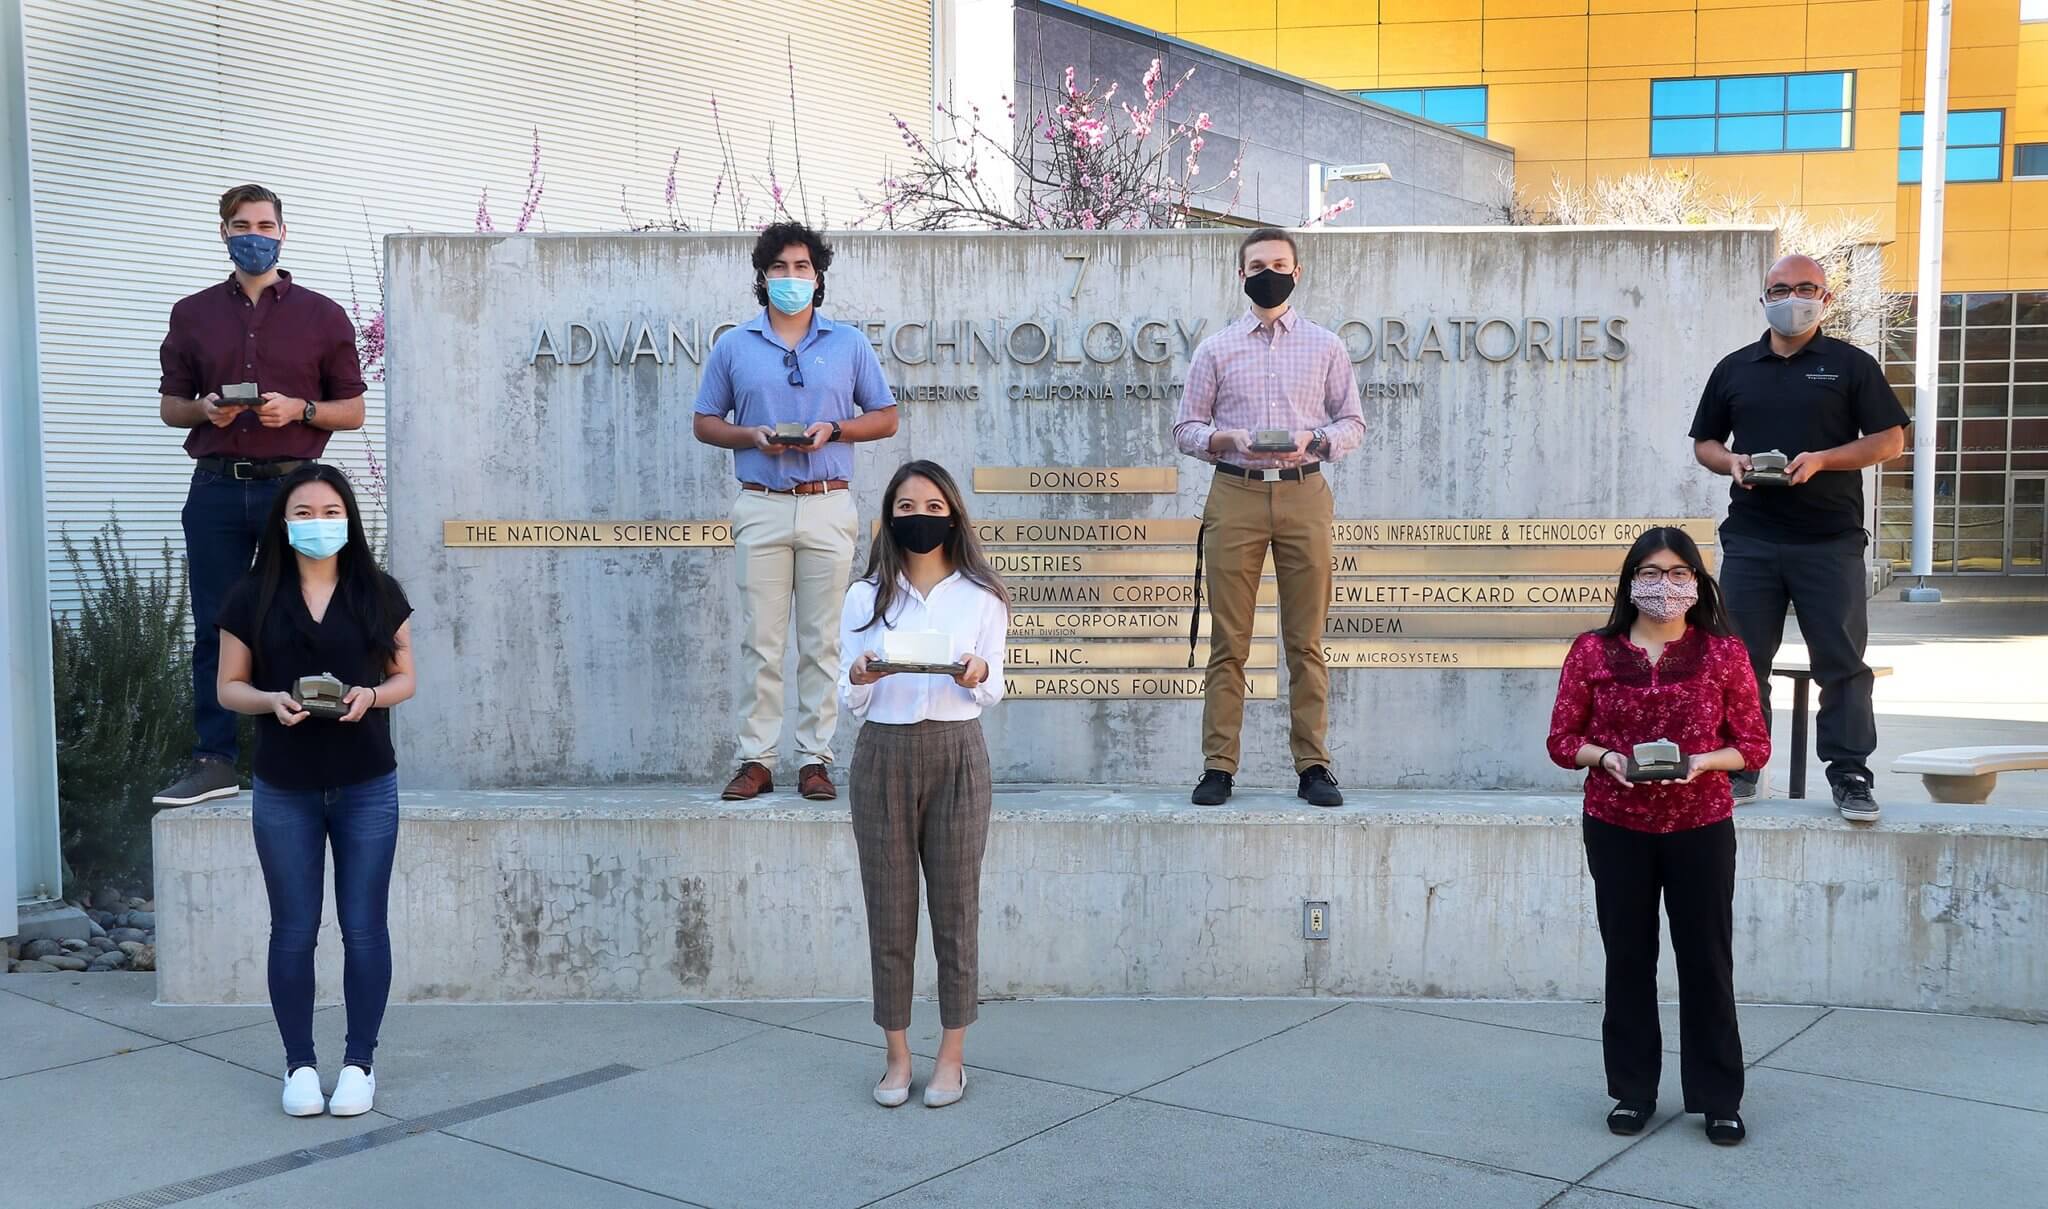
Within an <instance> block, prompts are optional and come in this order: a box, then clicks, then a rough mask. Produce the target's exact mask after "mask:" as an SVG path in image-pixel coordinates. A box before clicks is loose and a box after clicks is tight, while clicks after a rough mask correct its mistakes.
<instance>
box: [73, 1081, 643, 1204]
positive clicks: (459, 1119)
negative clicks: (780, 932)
mask: <svg viewBox="0 0 2048 1209" xmlns="http://www.w3.org/2000/svg"><path fill="white" fill-rule="evenodd" d="M639 1069H640V1068H639V1067H636V1066H626V1065H623V1064H619V1063H614V1064H612V1065H610V1066H600V1067H598V1068H597V1069H595V1070H587V1071H584V1072H583V1073H582V1074H580V1075H570V1076H569V1077H568V1078H566V1079H556V1080H554V1081H553V1082H551V1083H538V1084H535V1085H534V1086H532V1087H529V1088H526V1089H525V1090H523V1091H514V1092H506V1093H505V1094H504V1095H502V1096H492V1097H491V1098H489V1099H487V1100H477V1101H475V1102H473V1103H470V1104H458V1105H456V1106H455V1107H453V1108H444V1109H442V1110H441V1111H440V1112H433V1113H428V1114H427V1115H426V1116H424V1117H415V1118H413V1119H411V1120H409V1121H397V1122H394V1123H392V1124H390V1125H385V1126H381V1127H379V1128H377V1129H372V1130H370V1131H369V1132H367V1133H359V1134H356V1135H354V1136H353V1137H347V1138H336V1139H335V1140H334V1141H332V1142H327V1143H324V1144H322V1145H319V1146H312V1147H308V1148H306V1149H304V1150H294V1151H291V1152H289V1153H287V1154H280V1155H273V1156H271V1157H270V1158H267V1159H261V1160H259V1161H257V1162H254V1163H248V1164H245V1165H243V1166H240V1167H230V1168H228V1169H227V1170H226V1171H216V1172H214V1173H213V1174H212V1175H202V1176H198V1177H196V1178H194V1179H189V1180H180V1181H178V1182H177V1183H175V1184H165V1185H163V1186H162V1187H160V1188H152V1189H150V1190H149V1191H147V1192H137V1193H134V1194H132V1195H129V1196H124V1197H121V1198H119V1199H118V1200H111V1201H101V1202H100V1203H99V1204H97V1205H95V1206H93V1207H92V1209H160V1207H161V1206H164V1205H175V1204H178V1203H179V1202H180V1201H189V1200H193V1199H195V1198H198V1197H202V1196H206V1195H208V1194H209V1193H214V1192H221V1191H224V1190H226V1189H229V1188H238V1187H240V1186H241V1185H243V1184H253V1183H255V1182H256V1181H257V1180H267V1179H269V1178H270V1177H271V1176H274V1175H283V1174H285V1173H286V1172H288V1171H297V1170H298V1169H299V1168H301V1167H311V1166H312V1165H313V1164H315V1163H324V1162H326V1161H327V1160H328V1159H339V1158H344V1157H346V1156H348V1155H352V1154H361V1153H362V1152H363V1151H365V1150H374V1149H376V1148H377V1147H379V1146H385V1145H389V1144H390V1143H392V1142H402V1141H404V1140H405V1139H407V1138H411V1137H417V1136H419V1135H420V1134H423V1133H432V1132H434V1131H435V1130H437V1129H447V1128H449V1127H451V1126H455V1125H462V1124H466V1123H468V1122H470V1121H474V1120H477V1119H478V1118H480V1117H488V1116H491V1115H492V1114H494V1113H501V1112H505V1111H507V1110H509V1109H514V1108H519V1107H522V1106H524V1105H527V1104H534V1103H538V1102H539V1101H541V1100H551V1099H553V1098H554V1097H556V1096H565V1095H568V1094H569V1093H570V1092H573V1091H582V1090H583V1089H584V1088H586V1087H595V1086H597V1085H598V1084H600V1083H609V1082H611V1081H612V1080H613V1079H620V1078H624V1077H625V1076H627V1075H631V1074H637V1073H639Z"/></svg>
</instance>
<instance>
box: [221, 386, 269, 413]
mask: <svg viewBox="0 0 2048 1209" xmlns="http://www.w3.org/2000/svg"><path fill="white" fill-rule="evenodd" d="M220 402H221V406H223V407H261V406H263V392H262V391H260V390H257V389H256V384H255V383H254V382H229V383H227V384H226V385H224V386H222V387H221V388H220Z"/></svg>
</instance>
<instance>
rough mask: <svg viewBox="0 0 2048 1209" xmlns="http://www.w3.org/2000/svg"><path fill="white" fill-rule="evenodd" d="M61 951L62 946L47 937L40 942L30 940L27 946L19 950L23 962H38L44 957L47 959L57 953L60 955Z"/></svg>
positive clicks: (62, 949)
mask: <svg viewBox="0 0 2048 1209" xmlns="http://www.w3.org/2000/svg"><path fill="white" fill-rule="evenodd" d="M63 951H64V946H63V945H60V944H58V943H57V942H56V941H54V940H51V939H49V938H48V937H44V938H43V939H40V940H31V941H29V942H28V943H27V944H25V945H23V946H22V948H21V958H22V960H23V961H40V960H41V959H43V958H45V957H49V956H52V955H54V954H57V953H62V952H63Z"/></svg>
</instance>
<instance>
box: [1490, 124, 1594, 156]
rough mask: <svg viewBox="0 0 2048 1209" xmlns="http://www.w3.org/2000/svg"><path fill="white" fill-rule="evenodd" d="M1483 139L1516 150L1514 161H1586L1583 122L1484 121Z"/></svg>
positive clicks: (1584, 125)
mask: <svg viewBox="0 0 2048 1209" xmlns="http://www.w3.org/2000/svg"><path fill="white" fill-rule="evenodd" d="M1486 137H1487V138H1490V139H1492V140H1493V141H1494V142H1496V143H1506V144H1507V145H1508V146H1510V147H1513V148H1514V149H1515V158H1517V159H1520V158H1521V157H1522V156H1523V155H1528V156H1530V157H1532V158H1534V159H1539V160H1568V159H1584V158H1586V123H1585V122H1497V121H1494V120H1493V115H1491V114H1488V115H1487V119H1486Z"/></svg>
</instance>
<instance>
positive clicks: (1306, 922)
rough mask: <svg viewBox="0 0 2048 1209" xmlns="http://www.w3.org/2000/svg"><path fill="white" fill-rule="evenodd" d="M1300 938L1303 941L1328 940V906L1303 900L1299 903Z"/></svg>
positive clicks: (1324, 903) (1323, 903) (1310, 900)
mask: <svg viewBox="0 0 2048 1209" xmlns="http://www.w3.org/2000/svg"><path fill="white" fill-rule="evenodd" d="M1301 938H1302V939H1303V940H1328V939H1330V904H1328V903H1326V902H1316V901H1314V900H1312V899H1303V900H1302V902H1301Z"/></svg>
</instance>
